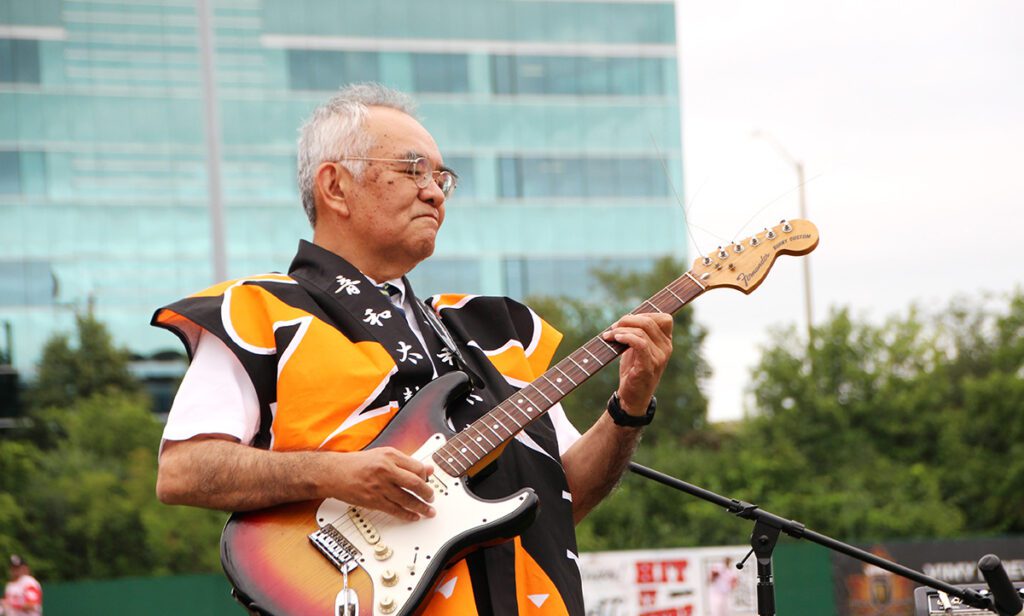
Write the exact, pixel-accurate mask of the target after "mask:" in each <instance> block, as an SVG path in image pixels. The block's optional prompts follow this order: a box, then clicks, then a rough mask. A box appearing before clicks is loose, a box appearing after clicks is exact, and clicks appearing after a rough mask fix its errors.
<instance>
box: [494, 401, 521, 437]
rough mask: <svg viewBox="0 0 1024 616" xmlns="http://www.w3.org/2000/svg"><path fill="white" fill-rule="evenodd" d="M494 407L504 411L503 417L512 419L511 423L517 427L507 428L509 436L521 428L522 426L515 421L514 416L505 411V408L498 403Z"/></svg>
mask: <svg viewBox="0 0 1024 616" xmlns="http://www.w3.org/2000/svg"><path fill="white" fill-rule="evenodd" d="M496 409H500V410H501V412H502V413H505V417H508V418H509V419H510V420H511V421H512V424H513V425H514V426H515V427H516V428H517V429H516V430H509V435H510V436H511V435H512V434H515V433H516V432H517V431H518V430H521V429H522V426H521V425H519V422H518V421H516V418H515V417H513V416H512V413H509V412H508V411H506V410H505V408H504V407H502V406H501V405H500V404H499V405H498V406H497V407H496ZM501 425H503V426H504V425H505V424H501ZM507 429H508V428H507V427H506V430H507Z"/></svg>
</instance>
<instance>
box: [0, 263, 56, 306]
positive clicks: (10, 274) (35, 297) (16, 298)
mask: <svg viewBox="0 0 1024 616" xmlns="http://www.w3.org/2000/svg"><path fill="white" fill-rule="evenodd" d="M56 295H57V279H56V278H54V275H53V268H52V267H51V266H50V262H49V261H31V260H27V261H0V306H50V305H52V304H53V301H54V297H56Z"/></svg>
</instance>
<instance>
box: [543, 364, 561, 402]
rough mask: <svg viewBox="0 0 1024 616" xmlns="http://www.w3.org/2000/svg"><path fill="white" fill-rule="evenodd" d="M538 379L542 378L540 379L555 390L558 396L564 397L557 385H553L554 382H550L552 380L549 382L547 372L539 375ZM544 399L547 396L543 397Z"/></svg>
mask: <svg viewBox="0 0 1024 616" xmlns="http://www.w3.org/2000/svg"><path fill="white" fill-rule="evenodd" d="M540 378H542V379H544V380H545V381H547V382H548V385H550V386H551V387H553V388H554V389H555V391H557V392H558V393H559V394H561V395H563V396H564V395H565V392H564V391H562V389H561V388H560V387H559V386H558V385H555V383H554V382H552V380H551V379H550V378H548V376H547V372H545V373H544V374H542V375H540ZM545 397H547V396H545ZM549 402H550V400H549ZM552 404H553V403H552Z"/></svg>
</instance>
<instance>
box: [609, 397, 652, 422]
mask: <svg viewBox="0 0 1024 616" xmlns="http://www.w3.org/2000/svg"><path fill="white" fill-rule="evenodd" d="M657 408H658V400H657V398H655V397H654V396H651V403H650V404H648V405H647V412H646V413H644V414H643V415H630V414H629V413H627V412H626V411H624V410H622V405H621V404H620V403H619V392H617V391H616V392H614V393H612V397H611V398H608V414H609V415H611V417H612V421H614V422H615V425H617V426H626V427H629V428H639V427H640V426H646V425H647V424H649V423H651V421H653V420H654V411H655V409H657Z"/></svg>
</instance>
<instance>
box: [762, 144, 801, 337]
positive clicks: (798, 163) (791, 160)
mask: <svg viewBox="0 0 1024 616" xmlns="http://www.w3.org/2000/svg"><path fill="white" fill-rule="evenodd" d="M751 136H753V137H759V138H761V139H764V140H765V141H767V142H768V143H770V144H772V147H774V148H775V151H776V152H778V153H779V154H780V155H781V156H782V158H784V159H786V162H788V163H789V164H791V165H793V168H794V169H795V170H796V181H797V182H798V186H797V188H798V190H799V193H800V218H807V193H806V192H805V190H804V184H806V182H807V181H806V180H805V179H804V164H803V163H802V162H801V161H799V160H797V159H796V158H794V157H793V155H792V154H790V153H789V150H787V149H786V148H784V147H782V144H781V143H779V141H778V139H776V138H775V137H774V136H772V134H771V133H768V132H765V131H762V130H755V131H754V132H753V133H751ZM800 260H801V261H802V262H803V266H804V315H805V318H806V319H807V342H808V344H813V341H814V317H813V315H814V311H813V310H812V306H811V260H810V257H809V256H806V255H805V256H804V258H803V259H800Z"/></svg>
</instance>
